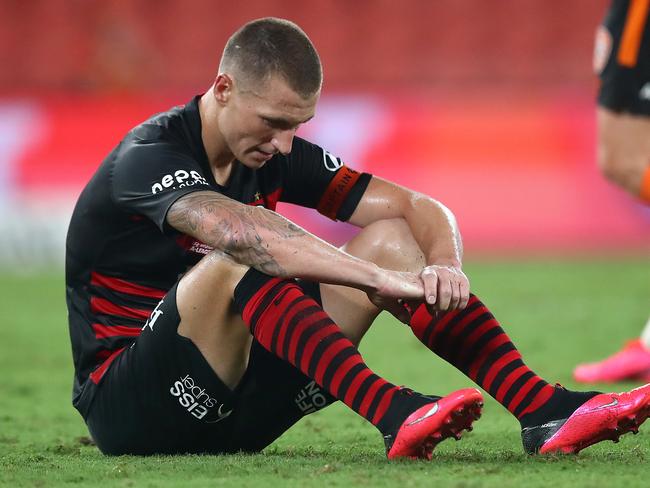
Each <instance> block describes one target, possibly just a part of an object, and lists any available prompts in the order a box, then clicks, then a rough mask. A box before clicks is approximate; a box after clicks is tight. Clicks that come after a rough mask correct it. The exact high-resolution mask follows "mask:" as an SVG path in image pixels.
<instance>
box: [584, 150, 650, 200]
mask: <svg viewBox="0 0 650 488" xmlns="http://www.w3.org/2000/svg"><path fill="white" fill-rule="evenodd" d="M648 161H650V155H649V156H648V158H643V157H641V156H639V155H635V154H629V153H627V152H626V151H618V152H617V151H616V150H615V148H611V147H609V146H607V144H600V145H599V148H598V156H597V162H598V167H599V169H600V171H601V173H602V174H603V176H604V177H605V178H606V179H607V180H609V181H610V182H612V183H614V184H615V185H618V186H620V187H622V188H623V189H624V190H626V191H627V192H629V193H631V194H632V195H633V196H638V194H639V191H640V188H641V182H642V179H643V174H644V171H645V169H646V168H647V166H648Z"/></svg>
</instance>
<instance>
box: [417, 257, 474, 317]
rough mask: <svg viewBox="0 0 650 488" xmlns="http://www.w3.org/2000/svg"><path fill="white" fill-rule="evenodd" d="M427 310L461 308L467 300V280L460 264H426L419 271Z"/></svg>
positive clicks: (465, 304)
mask: <svg viewBox="0 0 650 488" xmlns="http://www.w3.org/2000/svg"><path fill="white" fill-rule="evenodd" d="M420 278H421V279H422V283H423V286H424V296H425V301H426V304H427V306H428V307H429V311H435V310H440V311H448V310H462V309H463V308H465V307H466V306H467V302H468V301H469V280H468V279H467V276H465V273H463V270H462V269H461V268H460V266H453V265H436V264H433V265H431V266H427V267H426V268H424V269H423V270H422V272H421V273H420Z"/></svg>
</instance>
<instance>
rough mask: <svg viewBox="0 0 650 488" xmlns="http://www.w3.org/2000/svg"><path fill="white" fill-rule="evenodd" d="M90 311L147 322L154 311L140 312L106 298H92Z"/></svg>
mask: <svg viewBox="0 0 650 488" xmlns="http://www.w3.org/2000/svg"><path fill="white" fill-rule="evenodd" d="M90 311H91V312H92V313H101V314H104V315H115V316H117V317H127V318H129V319H141V320H147V319H148V318H149V315H151V311H152V310H139V309H137V308H131V307H124V306H122V305H117V304H115V303H112V302H109V301H108V300H106V299H105V298H97V297H92V298H91V299H90Z"/></svg>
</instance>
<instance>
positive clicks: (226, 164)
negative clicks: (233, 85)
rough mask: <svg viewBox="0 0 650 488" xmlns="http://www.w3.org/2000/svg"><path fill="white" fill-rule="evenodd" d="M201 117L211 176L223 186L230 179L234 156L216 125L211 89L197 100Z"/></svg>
mask: <svg viewBox="0 0 650 488" xmlns="http://www.w3.org/2000/svg"><path fill="white" fill-rule="evenodd" d="M199 114H200V116H201V139H202V140H203V147H204V148H205V153H206V155H207V156H208V162H209V163H210V167H211V168H212V174H213V175H214V178H215V180H216V181H217V183H219V184H224V183H225V182H226V181H227V180H228V178H229V177H230V172H231V170H232V166H233V162H234V160H235V156H234V155H233V154H232V152H231V151H230V149H229V148H228V146H227V145H226V141H225V140H224V139H223V137H222V135H221V131H220V130H219V125H218V117H219V106H218V105H217V102H216V101H215V99H214V97H213V96H212V88H211V89H210V90H208V91H207V92H206V93H204V94H203V96H202V97H201V99H200V100H199Z"/></svg>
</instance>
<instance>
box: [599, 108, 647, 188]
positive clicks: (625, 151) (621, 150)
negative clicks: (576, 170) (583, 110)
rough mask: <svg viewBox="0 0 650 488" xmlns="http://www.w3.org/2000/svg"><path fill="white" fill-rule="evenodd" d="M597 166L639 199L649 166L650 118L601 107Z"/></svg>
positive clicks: (615, 182)
mask: <svg viewBox="0 0 650 488" xmlns="http://www.w3.org/2000/svg"><path fill="white" fill-rule="evenodd" d="M597 115H598V147H597V163H598V167H599V169H600V171H601V173H602V174H603V176H605V178H607V179H608V180H609V181H611V182H612V183H614V184H616V185H618V186H620V187H622V188H623V189H625V190H626V191H628V192H629V193H631V194H632V195H634V196H638V195H639V192H640V189H641V184H642V181H643V177H644V174H645V171H646V170H647V168H648V165H649V164H650V117H640V116H633V115H630V114H620V113H615V112H612V111H610V110H607V109H604V108H602V107H601V108H599V109H598V112H597Z"/></svg>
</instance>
